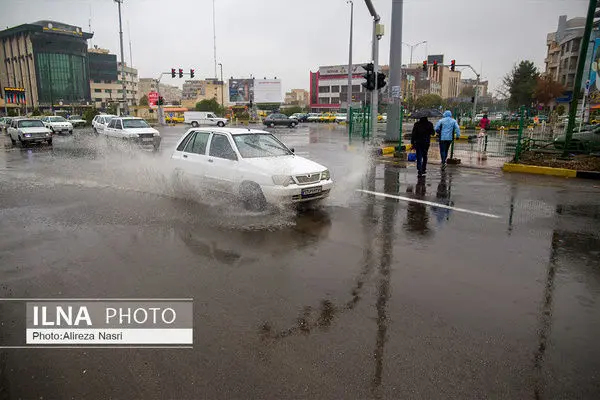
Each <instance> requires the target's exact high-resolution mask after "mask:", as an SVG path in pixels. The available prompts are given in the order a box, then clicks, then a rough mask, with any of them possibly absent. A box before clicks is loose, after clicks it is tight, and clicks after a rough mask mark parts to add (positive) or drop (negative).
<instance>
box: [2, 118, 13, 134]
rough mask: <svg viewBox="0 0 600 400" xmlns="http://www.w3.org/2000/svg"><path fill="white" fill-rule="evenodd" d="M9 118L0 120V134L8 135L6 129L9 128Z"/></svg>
mask: <svg viewBox="0 0 600 400" xmlns="http://www.w3.org/2000/svg"><path fill="white" fill-rule="evenodd" d="M11 119H12V118H11V117H2V118H0V132H2V131H6V132H7V133H8V127H9V126H10V121H11Z"/></svg>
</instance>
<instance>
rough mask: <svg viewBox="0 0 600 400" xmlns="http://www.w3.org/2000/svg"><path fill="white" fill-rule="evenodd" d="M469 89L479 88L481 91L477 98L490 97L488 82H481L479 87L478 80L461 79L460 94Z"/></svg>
mask: <svg viewBox="0 0 600 400" xmlns="http://www.w3.org/2000/svg"><path fill="white" fill-rule="evenodd" d="M468 87H471V88H475V87H477V88H478V89H479V90H478V92H477V96H481V97H486V96H487V95H488V81H480V82H479V85H477V79H461V80H460V91H459V94H460V93H462V91H463V90H464V89H465V88H468Z"/></svg>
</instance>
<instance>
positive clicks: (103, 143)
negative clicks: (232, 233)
mask: <svg viewBox="0 0 600 400" xmlns="http://www.w3.org/2000/svg"><path fill="white" fill-rule="evenodd" d="M57 139H59V140H56V141H55V142H56V143H55V145H54V147H53V148H50V147H41V146H40V147H31V148H25V149H21V148H18V149H12V150H11V151H9V152H7V153H5V154H4V157H3V158H5V160H0V176H1V175H4V176H5V177H7V178H9V179H11V180H13V181H18V182H19V184H21V185H28V186H39V187H54V186H60V185H74V186H80V187H84V188H92V189H103V188H110V189H117V190H124V191H134V192H140V193H143V194H152V195H157V196H166V197H169V198H172V199H174V200H176V201H177V203H178V207H177V208H178V210H180V211H181V212H182V213H184V214H186V215H187V214H196V215H198V214H199V215H200V217H201V219H202V221H203V222H204V223H209V224H210V225H212V226H215V225H216V226H219V227H223V228H225V229H242V230H278V229H281V228H283V227H288V226H291V225H294V224H295V223H296V216H297V210H296V209H290V208H288V207H283V206H279V207H278V206H273V207H269V208H268V209H267V210H266V211H263V212H252V211H247V210H245V209H244V207H243V205H242V204H241V202H240V201H239V200H238V199H236V198H234V197H231V198H225V197H223V196H222V195H220V194H215V193H214V192H210V191H207V190H204V189H203V188H202V187H199V186H197V185H195V184H193V183H191V182H189V181H188V180H187V179H181V177H180V176H178V175H177V174H176V173H175V171H174V165H173V163H172V162H171V160H170V155H171V149H163V150H161V151H160V152H158V153H153V152H151V151H145V150H142V149H140V148H139V147H136V146H132V145H130V144H127V143H124V142H121V141H113V140H106V138H104V137H96V136H92V135H85V134H83V135H79V136H75V137H59V138H57ZM351 157H352V160H351V164H350V165H351V166H352V168H349V169H346V168H344V174H339V178H336V186H335V188H334V190H333V191H332V194H331V196H330V198H329V199H327V200H326V201H324V202H323V203H322V204H321V206H325V207H326V206H331V205H342V206H344V205H347V202H348V199H349V198H350V196H351V195H352V194H353V192H354V189H355V188H356V187H357V186H358V185H359V184H360V181H361V179H362V177H363V171H364V170H365V168H366V165H367V164H368V158H367V157H366V156H363V155H362V154H360V153H355V154H353V155H351ZM2 161H5V163H4V165H2V164H3V162H2ZM345 162H347V161H346V160H344V163H345ZM0 179H1V178H0ZM194 219H195V218H194Z"/></svg>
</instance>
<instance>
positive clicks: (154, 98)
mask: <svg viewBox="0 0 600 400" xmlns="http://www.w3.org/2000/svg"><path fill="white" fill-rule="evenodd" d="M157 103H158V92H150V93H148V105H150V106H156V104H157Z"/></svg>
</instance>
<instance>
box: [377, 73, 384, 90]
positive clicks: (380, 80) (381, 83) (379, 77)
mask: <svg viewBox="0 0 600 400" xmlns="http://www.w3.org/2000/svg"><path fill="white" fill-rule="evenodd" d="M385 85H386V81H385V74H384V73H383V72H378V73H377V89H381V88H382V87H384V86H385Z"/></svg>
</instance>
